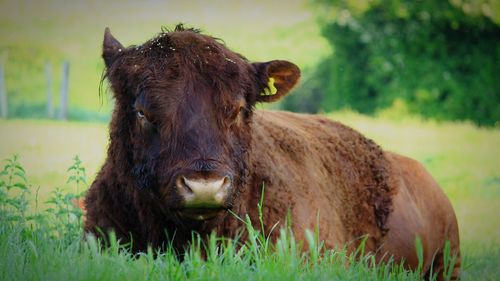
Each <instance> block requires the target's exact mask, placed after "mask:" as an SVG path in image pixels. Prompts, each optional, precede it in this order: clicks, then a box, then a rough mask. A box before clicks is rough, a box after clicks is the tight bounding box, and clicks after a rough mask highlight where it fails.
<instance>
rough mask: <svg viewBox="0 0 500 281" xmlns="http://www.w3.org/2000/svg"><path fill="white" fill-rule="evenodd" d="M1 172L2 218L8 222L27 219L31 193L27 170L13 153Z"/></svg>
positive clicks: (0, 216)
mask: <svg viewBox="0 0 500 281" xmlns="http://www.w3.org/2000/svg"><path fill="white" fill-rule="evenodd" d="M5 162H6V163H7V164H6V165H5V166H4V168H3V170H2V171H1V172H0V220H2V221H6V222H13V221H25V220H26V211H27V209H28V199H27V195H28V194H29V189H28V184H27V179H26V172H25V171H24V168H23V167H22V166H21V164H20V163H19V156H18V155H13V156H12V157H11V158H9V159H7V160H5Z"/></svg>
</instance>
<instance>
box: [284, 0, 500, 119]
mask: <svg viewBox="0 0 500 281" xmlns="http://www.w3.org/2000/svg"><path fill="white" fill-rule="evenodd" d="M314 4H315V6H317V12H318V13H319V15H320V19H321V24H322V34H323V36H324V37H325V38H326V39H327V40H328V41H329V43H330V44H331V46H332V48H333V53H332V54H331V55H330V56H329V57H327V58H326V59H325V60H323V61H322V62H321V63H319V64H318V66H317V67H316V68H315V69H314V70H312V71H310V73H308V74H309V75H308V76H307V77H306V79H304V81H303V84H302V86H301V87H300V88H299V89H298V91H297V92H298V93H296V94H295V96H291V97H289V99H288V100H287V101H286V102H285V108H287V109H291V110H300V111H309V112H314V111H318V110H322V111H326V112H329V111H332V110H335V109H338V108H343V107H349V108H352V109H354V110H357V111H359V112H362V113H374V112H375V111H377V110H379V109H381V108H386V107H390V106H391V105H392V104H393V102H394V101H395V100H402V101H404V102H405V103H406V104H407V105H408V108H409V110H410V111H412V112H414V113H419V114H421V115H423V116H426V117H433V118H437V119H448V120H465V119H467V120H472V121H474V122H475V123H477V124H480V125H495V124H496V123H497V122H498V121H499V120H500V83H498V82H497V79H498V78H499V77H500V64H499V63H498V62H499V59H500V25H499V23H500V16H499V15H498V11H499V9H500V6H499V4H498V3H496V2H493V1H491V3H490V2H489V1H485V0H483V1H432V0H421V1H413V0H378V1H351V0H341V1H335V0H317V1H314Z"/></svg>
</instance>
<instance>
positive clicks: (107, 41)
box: [102, 27, 125, 68]
mask: <svg viewBox="0 0 500 281" xmlns="http://www.w3.org/2000/svg"><path fill="white" fill-rule="evenodd" d="M124 49H125V48H124V47H123V45H122V44H121V43H120V42H119V41H118V40H116V38H115V37H113V35H111V31H110V30H109V27H106V29H105V30H104V41H103V43H102V58H103V59H104V63H105V64H106V67H107V68H110V67H111V65H113V62H115V60H116V58H117V55H118V54H119V53H120V52H122V51H123V50H124Z"/></svg>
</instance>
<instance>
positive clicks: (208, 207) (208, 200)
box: [176, 175, 232, 220]
mask: <svg viewBox="0 0 500 281" xmlns="http://www.w3.org/2000/svg"><path fill="white" fill-rule="evenodd" d="M231 186H232V180H231V177H230V176H223V177H216V178H213V177H201V178H199V177H198V178H190V177H187V176H182V175H181V176H179V177H178V178H177V180H176V187H177V190H178V193H179V195H180V196H181V198H182V199H183V208H182V209H181V210H180V214H181V215H182V216H184V217H187V218H190V219H194V220H207V219H211V218H213V217H215V216H216V215H217V214H218V213H219V212H220V211H221V210H224V209H227V206H226V205H227V204H226V201H227V197H228V195H229V193H230V189H231Z"/></svg>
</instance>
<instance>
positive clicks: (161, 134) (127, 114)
mask: <svg viewBox="0 0 500 281" xmlns="http://www.w3.org/2000/svg"><path fill="white" fill-rule="evenodd" d="M102 56H103V58H104V62H105V65H106V75H105V76H106V77H107V78H108V80H109V82H110V85H111V88H112V89H113V93H114V97H115V102H116V105H115V112H114V114H113V119H112V123H111V149H112V150H113V149H114V150H115V151H112V153H115V154H122V156H123V157H121V158H120V160H117V161H115V162H116V163H115V165H117V166H120V167H122V168H123V169H128V171H127V172H129V173H130V175H131V176H132V178H133V179H134V181H135V186H136V187H137V188H138V189H142V190H149V191H150V192H153V193H155V194H156V195H157V196H158V198H160V200H161V202H162V204H164V205H165V207H166V208H168V209H169V210H171V211H175V212H176V213H177V214H180V215H182V216H183V217H187V218H190V219H194V220H205V219H209V218H212V217H214V216H215V215H216V214H217V213H218V211H220V210H222V209H227V208H230V207H231V206H232V204H233V202H234V200H235V198H236V197H237V196H238V193H239V192H240V190H239V189H240V188H241V187H242V186H244V183H245V180H246V177H247V176H248V173H249V171H248V168H247V165H248V153H249V149H250V143H251V135H250V134H251V128H250V122H251V119H252V111H253V107H254V105H255V104H256V103H257V102H271V101H275V100H278V99H279V98H281V97H282V96H284V95H286V94H287V93H288V92H289V91H290V90H291V89H292V87H293V86H294V85H295V84H296V83H297V81H298V79H299V77H300V71H299V69H298V67H297V66H295V65H294V64H292V63H290V62H287V61H279V60H276V61H270V62H264V63H249V62H248V61H247V60H246V59H245V58H244V57H243V56H241V55H239V54H237V53H234V52H232V51H230V50H229V49H227V48H226V47H225V46H224V44H222V43H220V42H219V41H218V40H216V39H214V38H213V37H210V36H206V35H202V34H200V33H199V32H198V31H197V30H194V29H184V28H183V27H182V26H177V27H176V28H175V30H174V31H167V32H162V33H160V34H159V35H158V36H157V37H155V38H153V39H152V40H149V41H147V42H146V43H144V44H143V45H140V46H131V47H123V46H122V44H120V42H118V40H116V39H115V38H114V37H113V36H112V35H111V33H110V32H109V29H106V31H105V35H104V44H103V55H102ZM118 162H123V163H118Z"/></svg>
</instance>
